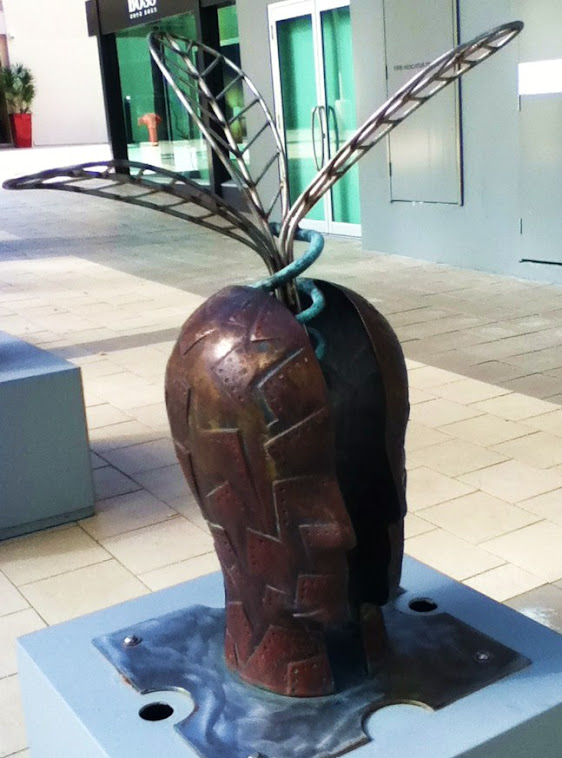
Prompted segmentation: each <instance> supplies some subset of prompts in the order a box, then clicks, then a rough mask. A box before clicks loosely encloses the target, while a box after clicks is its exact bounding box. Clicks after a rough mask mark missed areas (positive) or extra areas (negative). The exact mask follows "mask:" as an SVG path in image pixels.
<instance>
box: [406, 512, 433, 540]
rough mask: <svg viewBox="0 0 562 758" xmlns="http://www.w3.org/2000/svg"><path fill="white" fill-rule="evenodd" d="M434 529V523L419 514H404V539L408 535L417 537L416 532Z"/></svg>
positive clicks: (423, 532)
mask: <svg viewBox="0 0 562 758" xmlns="http://www.w3.org/2000/svg"><path fill="white" fill-rule="evenodd" d="M432 529H435V524H430V523H429V521H426V520H425V519H423V518H420V517H419V516H415V515H414V514H413V513H407V514H406V520H405V522H404V536H405V538H406V539H410V537H417V536H418V534H425V533H426V532H430V531H431V530H432Z"/></svg>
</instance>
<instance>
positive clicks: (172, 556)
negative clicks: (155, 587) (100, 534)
mask: <svg viewBox="0 0 562 758" xmlns="http://www.w3.org/2000/svg"><path fill="white" fill-rule="evenodd" d="M101 544H102V545H103V546H104V547H105V548H106V549H107V550H108V551H109V552H110V553H111V554H112V555H114V556H115V557H116V558H117V560H118V561H120V562H121V563H122V564H123V565H124V566H126V567H127V568H128V569H129V570H130V571H132V572H133V573H134V574H143V573H147V572H148V571H152V570H154V569H157V568H161V567H162V566H167V565H169V564H171V563H179V562H180V561H183V560H186V559H188V558H193V557H195V556H197V555H202V554H203V553H208V552H210V551H211V550H213V541H212V539H211V537H210V536H209V535H208V534H205V532H203V531H202V530H201V529H199V528H198V527H196V526H195V525H194V524H192V523H190V522H189V521H188V520H187V519H185V518H183V517H181V516H178V517H177V518H174V519H170V520H169V521H166V522H164V523H160V524H153V525H152V526H149V527H144V528H142V529H137V530H135V531H134V532H126V533H125V534H121V535H118V536H115V537H109V538H107V539H104V540H101Z"/></svg>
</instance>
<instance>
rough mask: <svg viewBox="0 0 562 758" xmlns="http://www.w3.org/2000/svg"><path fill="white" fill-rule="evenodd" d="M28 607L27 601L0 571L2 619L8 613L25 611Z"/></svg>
mask: <svg viewBox="0 0 562 758" xmlns="http://www.w3.org/2000/svg"><path fill="white" fill-rule="evenodd" d="M27 607H28V604H27V600H26V599H25V598H24V597H23V595H22V594H21V593H20V592H19V591H18V590H17V589H16V587H15V586H14V585H13V584H12V582H10V580H9V579H8V578H7V577H6V576H4V574H3V573H2V572H1V571H0V618H1V617H2V616H5V615H6V614H8V613H15V612H16V611H23V610H24V608H27Z"/></svg>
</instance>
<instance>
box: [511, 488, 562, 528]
mask: <svg viewBox="0 0 562 758" xmlns="http://www.w3.org/2000/svg"><path fill="white" fill-rule="evenodd" d="M519 507H520V508H525V510H527V511H530V512H531V513H536V514H537V515H538V516H540V517H541V518H543V519H547V520H549V521H554V522H555V523H557V524H560V525H561V526H562V489H556V490H551V491H550V492H545V493H544V494H543V495H537V497H532V498H530V499H529V500H522V501H521V502H520V503H519Z"/></svg>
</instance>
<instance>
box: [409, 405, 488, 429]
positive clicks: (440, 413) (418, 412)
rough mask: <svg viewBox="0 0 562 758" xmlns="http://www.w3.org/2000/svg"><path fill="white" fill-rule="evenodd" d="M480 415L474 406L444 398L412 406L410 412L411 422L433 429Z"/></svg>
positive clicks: (480, 412) (479, 411)
mask: <svg viewBox="0 0 562 758" xmlns="http://www.w3.org/2000/svg"><path fill="white" fill-rule="evenodd" d="M481 415H482V411H481V410H479V409H478V408H476V407H475V406H466V405H461V404H460V403H453V402H451V401H450V400H445V399H444V398H437V399H435V400H428V402H426V403H421V404H420V405H414V406H413V407H412V409H411V411H410V418H411V419H412V421H414V422H416V423H417V424H422V425H423V426H428V427H430V428H433V429H435V428H438V427H441V426H446V425H447V424H453V423H455V422H458V421H464V420H466V419H469V418H473V417H474V416H481Z"/></svg>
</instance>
